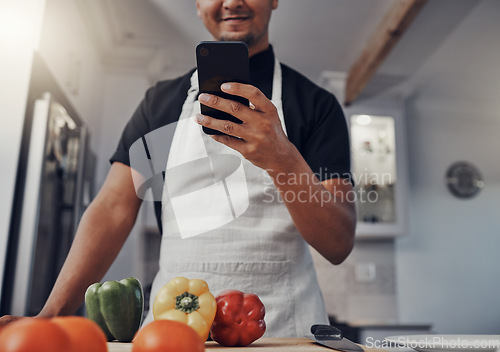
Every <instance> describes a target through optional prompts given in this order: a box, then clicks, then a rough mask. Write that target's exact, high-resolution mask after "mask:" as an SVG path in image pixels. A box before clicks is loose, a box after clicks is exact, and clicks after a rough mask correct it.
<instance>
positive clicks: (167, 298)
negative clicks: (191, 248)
mask: <svg viewBox="0 0 500 352" xmlns="http://www.w3.org/2000/svg"><path fill="white" fill-rule="evenodd" d="M216 311H217V303H216V302H215V298H214V296H213V295H212V294H211V293H210V291H209V289H208V284H207V283H206V282H205V281H203V280H200V279H192V280H189V279H186V278H185V277H176V278H174V279H172V280H170V281H169V282H168V283H167V284H165V285H164V286H163V287H162V288H161V289H160V291H159V292H158V294H157V295H156V297H155V301H154V304H153V316H154V319H155V320H160V319H166V320H176V321H179V322H181V323H185V324H187V325H188V326H190V327H192V328H193V329H194V330H195V331H196V332H197V333H198V334H199V335H200V336H201V338H202V339H203V340H204V341H205V340H206V339H207V338H208V333H209V332H210V327H211V326H212V323H213V321H214V318H215V313H216Z"/></svg>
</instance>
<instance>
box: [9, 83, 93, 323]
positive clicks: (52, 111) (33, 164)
mask: <svg viewBox="0 0 500 352" xmlns="http://www.w3.org/2000/svg"><path fill="white" fill-rule="evenodd" d="M44 82H45V81H43V82H42V83H44ZM39 83H40V82H39ZM33 86H34V87H36V89H34V91H33V92H32V93H31V94H30V95H31V97H32V98H31V99H29V101H28V107H27V114H26V118H25V119H26V121H25V133H24V135H23V142H22V146H21V153H20V160H19V166H18V176H17V180H16V183H17V185H16V190H15V197H14V204H13V211H12V214H13V215H12V218H11V225H10V231H9V238H8V246H7V258H6V265H5V271H4V281H3V287H2V295H1V314H12V315H24V316H33V315H36V314H38V313H39V312H40V310H41V309H42V307H43V305H44V304H45V301H46V300H47V298H48V296H49V294H50V291H51V289H52V287H53V285H54V283H55V280H56V278H57V275H58V273H59V271H60V269H61V267H62V264H63V263H64V260H65V258H66V256H67V253H68V251H69V248H70V246H71V243H72V241H73V237H74V234H75V231H76V228H77V226H78V222H79V220H80V218H81V215H82V213H83V211H84V210H85V207H86V205H88V203H89V202H90V198H91V194H92V179H93V171H94V164H95V156H94V155H93V153H92V152H91V151H90V149H89V146H88V137H89V136H88V133H87V129H86V127H85V125H84V124H83V122H82V120H81V119H80V118H79V117H78V116H76V113H74V110H73V109H72V108H71V107H70V106H69V104H68V102H67V99H66V97H65V96H64V95H63V94H61V91H60V90H58V89H55V88H57V87H55V88H54V89H50V90H47V91H43V89H41V88H45V87H48V88H50V87H52V86H51V85H50V84H48V85H46V84H45V83H44V84H34V85H33Z"/></svg>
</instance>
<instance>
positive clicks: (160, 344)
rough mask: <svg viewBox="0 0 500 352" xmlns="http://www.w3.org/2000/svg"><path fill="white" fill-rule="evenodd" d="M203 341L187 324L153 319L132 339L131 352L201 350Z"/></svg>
mask: <svg viewBox="0 0 500 352" xmlns="http://www.w3.org/2000/svg"><path fill="white" fill-rule="evenodd" d="M203 351H205V342H204V341H203V340H202V339H201V337H200V335H198V333H197V332H196V331H195V330H194V329H193V328H191V327H189V326H188V325H187V324H184V323H180V322H178V321H174V320H155V321H153V322H152V323H149V324H148V325H146V326H144V327H143V328H142V329H141V330H139V332H138V333H137V335H136V336H135V338H134V340H133V341H132V352H203Z"/></svg>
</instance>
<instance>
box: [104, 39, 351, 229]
mask: <svg viewBox="0 0 500 352" xmlns="http://www.w3.org/2000/svg"><path fill="white" fill-rule="evenodd" d="M281 70H282V101H283V114H284V119H285V126H286V130H287V135H288V139H289V140H290V141H291V142H292V143H293V144H294V145H295V146H296V147H297V149H298V150H299V152H300V153H301V154H302V156H303V158H304V159H305V160H306V162H307V163H308V164H309V166H310V167H311V169H312V171H313V172H314V173H315V174H316V175H317V176H318V178H319V179H320V180H321V181H324V180H327V179H331V178H336V177H345V178H349V177H350V152H349V137H348V132H347V125H346V121H345V118H344V113H343V111H342V108H341V106H340V104H339V103H338V101H337V99H336V98H335V97H334V96H333V95H332V94H331V93H329V92H327V91H326V90H324V89H322V88H320V87H318V86H317V85H315V84H314V83H313V82H311V81H310V80H309V79H307V78H306V77H304V76H303V75H301V74H300V73H298V72H296V71H295V70H293V69H291V68H290V67H288V66H286V65H284V64H281ZM193 72H194V70H191V71H190V72H188V73H187V74H186V75H184V76H182V77H179V78H176V79H173V80H167V81H161V82H158V83H157V84H156V85H155V86H153V87H151V88H149V89H148V91H147V92H146V96H145V97H144V99H143V100H142V102H141V103H140V104H139V106H138V107H137V109H136V111H135V112H134V114H133V116H132V118H131V119H130V121H129V122H128V123H127V125H126V126H125V129H124V131H123V133H122V136H121V139H120V141H119V143H118V147H117V149H116V151H115V153H114V154H113V156H112V157H111V159H110V162H111V163H113V162H121V163H123V164H125V165H128V166H130V158H129V149H130V146H131V145H132V144H133V143H134V142H135V141H137V140H138V139H139V138H142V137H144V136H145V135H147V134H148V133H149V132H151V131H154V130H156V129H158V128H160V127H163V126H166V125H168V124H170V123H174V122H175V121H177V120H178V119H179V116H180V113H181V110H182V105H183V104H184V101H185V99H186V97H187V92H188V90H189V88H190V86H191V84H190V78H191V75H192V73H193ZM273 72H274V53H273V49H272V47H271V46H270V47H269V49H267V50H266V51H263V52H261V53H258V54H256V55H254V56H252V57H251V58H250V83H251V84H252V85H254V86H256V87H257V88H259V89H260V90H261V91H262V92H263V93H264V94H265V95H266V96H267V98H269V99H271V95H272V84H273ZM155 213H156V217H157V221H158V225H159V228H160V231H161V229H162V227H161V202H155Z"/></svg>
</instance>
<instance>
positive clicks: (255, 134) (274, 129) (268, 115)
mask: <svg viewBox="0 0 500 352" xmlns="http://www.w3.org/2000/svg"><path fill="white" fill-rule="evenodd" d="M221 89H222V91H223V92H225V93H228V94H231V95H237V96H241V97H244V98H246V99H248V101H250V103H251V106H252V108H250V107H248V106H245V105H243V104H241V103H238V102H235V101H233V100H228V99H223V98H220V97H218V96H215V95H210V94H205V93H204V94H201V95H200V97H199V100H200V102H201V103H202V104H204V105H206V106H209V107H211V108H214V109H217V110H220V111H224V112H226V113H229V114H231V115H233V116H234V117H237V118H238V119H240V120H241V121H243V123H242V124H238V123H234V122H231V121H226V120H218V119H214V118H212V117H209V116H206V115H197V121H198V123H199V124H200V125H202V126H205V127H210V128H212V129H215V130H218V131H221V132H224V133H225V134H227V135H226V136H224V135H214V136H212V138H213V139H215V140H216V141H218V142H220V143H223V144H225V145H227V146H228V147H230V148H232V149H234V150H236V151H238V152H240V153H241V155H243V157H244V158H245V159H247V160H249V161H250V162H252V163H253V164H254V165H256V166H258V167H260V168H262V169H264V170H279V169H282V168H283V165H284V164H285V163H286V161H287V160H288V158H289V156H290V153H292V152H293V151H294V149H295V148H294V146H293V145H292V143H291V142H290V141H289V140H288V138H287V137H286V135H285V133H284V132H283V129H282V127H281V121H280V119H279V116H278V111H277V109H276V107H275V106H274V104H273V103H272V102H271V101H270V100H269V99H267V97H266V96H265V95H264V93H262V92H261V91H260V90H259V89H258V88H256V87H254V86H252V85H248V84H241V83H224V84H223V85H222V86H221Z"/></svg>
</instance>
